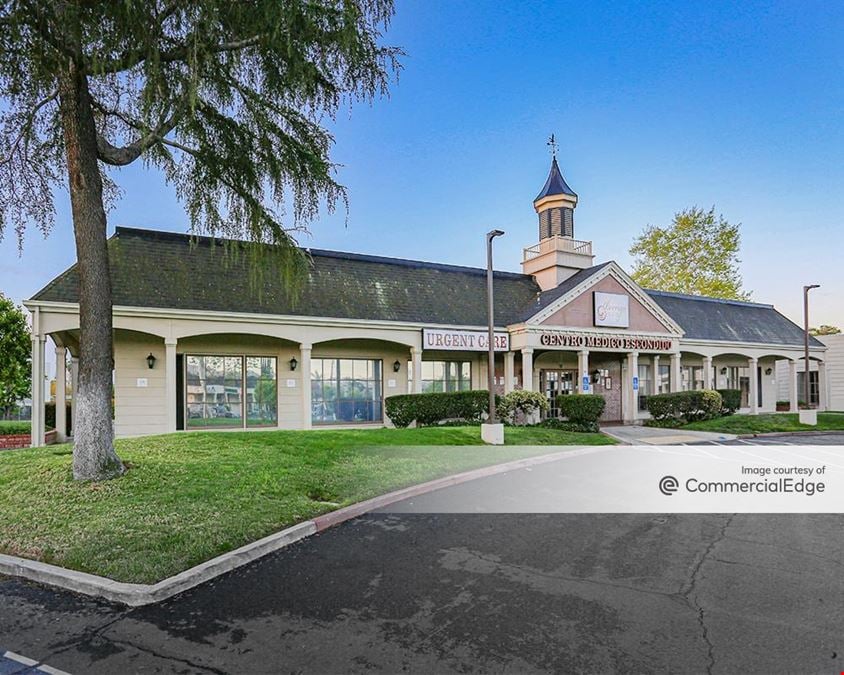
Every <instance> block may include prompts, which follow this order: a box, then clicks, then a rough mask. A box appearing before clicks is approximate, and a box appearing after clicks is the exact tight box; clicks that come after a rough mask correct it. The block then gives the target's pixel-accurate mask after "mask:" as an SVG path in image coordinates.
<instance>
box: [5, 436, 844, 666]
mask: <svg viewBox="0 0 844 675" xmlns="http://www.w3.org/2000/svg"><path fill="white" fill-rule="evenodd" d="M769 438H770V437H765V438H764V439H761V440H762V441H763V442H766V443H767V442H768V439H769ZM819 438H822V439H823V440H826V441H829V440H830V437H829V436H828V435H824V436H823V437H819ZM779 444H782V443H781V442H780V443H779ZM824 444H828V443H824ZM532 475H534V476H536V480H537V481H541V480H542V479H543V472H541V471H535V472H533V474H532ZM575 478H576V476H575ZM484 485H487V486H488V489H487V492H489V494H486V495H484V494H483V492H484V490H483V486H484ZM501 485H502V484H501V482H500V480H499V481H496V480H490V481H487V482H486V483H483V484H482V483H480V482H479V481H475V482H474V483H467V484H465V489H466V490H474V491H475V494H476V495H477V497H478V499H480V498H481V497H483V498H484V499H494V498H495V499H497V498H504V497H505V496H506V495H502V493H501V490H502V487H501ZM538 485H539V483H538ZM449 489H451V490H453V489H457V488H449ZM401 508H402V505H401V504H399V505H397V506H396V508H395V509H394V512H390V513H371V514H368V515H366V516H363V517H361V518H358V519H355V520H353V521H349V522H348V523H345V524H343V525H340V526H338V527H335V528H333V529H330V530H327V531H326V532H324V533H322V534H320V535H317V536H314V537H312V538H309V539H306V540H303V541H301V542H299V543H297V544H295V545H293V546H291V547H289V548H287V549H284V550H282V551H279V552H277V553H275V554H272V555H269V556H267V557H265V558H263V559H261V560H259V561H256V562H255V563H252V564H250V565H248V566H246V567H243V568H241V569H239V570H236V571H234V572H232V573H229V574H226V575H224V576H222V577H219V578H218V579H216V580H214V581H212V582H209V583H207V584H204V585H202V586H199V587H197V588H195V589H193V590H191V591H188V592H186V593H183V594H181V595H179V596H176V597H174V598H171V599H169V600H167V601H165V602H162V603H159V604H156V605H151V606H147V607H140V608H134V609H132V608H127V607H123V606H118V605H114V604H111V603H107V602H102V601H99V600H97V599H93V598H88V597H84V596H79V595H75V594H73V593H69V592H64V591H60V590H55V589H50V588H46V587H42V586H38V585H36V584H30V583H26V582H23V581H20V580H17V579H12V578H2V579H0V606H2V608H3V611H2V612H0V636H2V639H0V646H2V648H3V649H8V650H11V651H12V652H14V653H16V654H18V655H25V657H27V658H30V659H32V660H33V661H34V662H36V663H39V664H49V666H50V667H53V668H58V669H61V670H63V671H66V672H69V673H76V674H80V673H109V674H111V673H133V672H144V673H275V672H297V673H328V672H331V673H333V672H388V673H394V672H403V671H409V672H413V671H416V672H437V673H449V672H463V673H465V672H494V673H532V672H537V673H539V672H553V673H558V672H623V673H642V672H683V673H698V672H707V673H736V672H742V673H766V674H769V673H830V672H835V673H838V672H842V671H844V632H842V630H841V625H842V623H843V622H844V575H842V574H841V569H842V566H844V537H842V534H841V532H842V527H844V515H840V514H819V515H808V514H804V515H795V514H780V515H770V514H738V515H736V514H729V513H713V514H668V513H661V514H660V513H646V514H571V513H559V514H549V513H521V514H515V513H474V514H455V513H413V512H405V513H402V512H399V511H401ZM5 672H7V671H5V670H2V668H0V673H5ZM45 672H48V671H45Z"/></svg>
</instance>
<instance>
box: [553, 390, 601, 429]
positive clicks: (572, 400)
mask: <svg viewBox="0 0 844 675" xmlns="http://www.w3.org/2000/svg"><path fill="white" fill-rule="evenodd" d="M606 406H607V402H606V400H605V399H604V397H603V396H601V395H600V394H560V395H559V396H558V397H557V410H559V411H560V416H561V417H565V418H566V419H568V420H569V422H574V423H576V424H597V423H598V419H599V418H600V417H601V413H603V412H604V408H605V407H606Z"/></svg>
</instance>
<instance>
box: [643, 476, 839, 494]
mask: <svg viewBox="0 0 844 675" xmlns="http://www.w3.org/2000/svg"><path fill="white" fill-rule="evenodd" d="M683 487H684V488H685V490H686V492H689V493H692V494H801V495H803V496H805V497H813V496H814V495H816V494H819V493H822V492H824V491H825V490H826V484H825V483H823V482H821V481H811V480H806V479H805V478H776V479H772V480H769V479H767V478H766V479H764V480H756V481H702V480H699V479H697V478H689V479H687V480H686V482H685V483H684V485H683ZM678 489H679V481H678V480H677V479H676V478H675V477H674V476H663V477H662V478H661V479H660V481H659V491H660V492H661V493H662V494H664V495H665V496H666V497H670V496H671V495H673V494H674V493H675V492H677V490H678Z"/></svg>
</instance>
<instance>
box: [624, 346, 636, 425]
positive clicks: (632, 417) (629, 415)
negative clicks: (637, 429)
mask: <svg viewBox="0 0 844 675" xmlns="http://www.w3.org/2000/svg"><path fill="white" fill-rule="evenodd" d="M638 377H639V352H630V353H629V354H628V355H627V381H626V382H625V383H624V388H625V389H626V390H627V402H628V406H627V407H628V410H626V411H625V413H624V419H625V420H627V421H629V422H635V421H636V419H637V418H638V417H639V390H638V389H634V388H633V378H638ZM637 381H638V380H637Z"/></svg>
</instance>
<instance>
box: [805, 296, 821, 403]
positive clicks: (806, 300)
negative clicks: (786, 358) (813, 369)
mask: <svg viewBox="0 0 844 675" xmlns="http://www.w3.org/2000/svg"><path fill="white" fill-rule="evenodd" d="M813 288H820V285H819V284H811V285H810V286H803V359H804V361H803V362H804V364H805V365H804V372H803V400H804V401H805V402H806V408H807V409H809V408H811V407H812V405H811V403H810V399H809V291H811V290H812V289H813Z"/></svg>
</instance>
